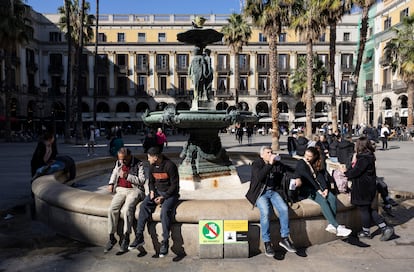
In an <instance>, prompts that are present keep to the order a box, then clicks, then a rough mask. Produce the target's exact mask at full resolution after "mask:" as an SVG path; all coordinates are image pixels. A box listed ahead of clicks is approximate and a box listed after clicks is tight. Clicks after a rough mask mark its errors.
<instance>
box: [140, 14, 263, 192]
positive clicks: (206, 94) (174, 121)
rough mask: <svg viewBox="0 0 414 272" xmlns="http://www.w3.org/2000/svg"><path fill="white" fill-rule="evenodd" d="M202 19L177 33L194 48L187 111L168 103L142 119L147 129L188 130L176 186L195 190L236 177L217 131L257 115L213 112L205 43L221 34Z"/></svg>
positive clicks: (240, 112) (209, 68) (236, 111)
mask: <svg viewBox="0 0 414 272" xmlns="http://www.w3.org/2000/svg"><path fill="white" fill-rule="evenodd" d="M204 21H205V19H204V18H203V17H196V19H195V21H194V22H193V29H190V30H188V31H186V32H183V33H179V34H177V40H178V41H180V42H184V43H187V44H192V45H194V46H195V48H194V51H193V59H192V61H191V63H190V66H189V68H188V76H189V77H190V78H191V79H192V82H193V85H194V97H193V101H192V106H191V109H190V110H177V109H176V108H175V105H173V104H169V105H167V107H165V109H164V111H155V112H148V111H147V112H145V113H144V115H143V117H142V119H143V121H144V123H145V124H146V125H148V126H157V125H160V124H167V125H170V126H173V127H177V128H183V129H186V130H188V132H189V135H190V136H189V139H188V141H187V143H186V144H185V146H184V147H183V150H182V152H181V154H180V157H181V158H182V159H183V161H182V162H181V164H180V166H179V172H180V187H181V188H182V189H190V190H194V189H197V188H198V187H199V186H198V184H200V183H201V182H202V181H203V180H206V179H211V178H214V179H216V180H217V179H220V177H226V180H228V179H229V176H237V173H236V171H235V167H234V166H233V165H232V162H231V161H230V159H229V157H228V155H227V153H226V150H225V149H224V148H223V147H222V145H221V140H220V137H219V135H218V133H219V131H220V130H221V129H223V128H227V127H228V126H230V125H231V124H234V123H255V122H257V120H258V118H257V116H255V115H253V114H252V113H251V112H246V111H238V110H233V111H230V112H228V111H226V110H216V109H215V107H214V101H213V100H214V99H213V92H212V81H213V74H214V72H213V68H212V66H211V59H210V52H211V51H210V50H209V49H208V48H206V47H207V45H208V44H212V43H215V42H219V41H221V40H222V38H223V34H222V33H220V32H217V31H216V30H214V29H205V28H203V23H204Z"/></svg>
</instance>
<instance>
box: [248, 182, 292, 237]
mask: <svg viewBox="0 0 414 272" xmlns="http://www.w3.org/2000/svg"><path fill="white" fill-rule="evenodd" d="M271 205H273V207H275V208H276V210H277V213H278V215H279V222H280V236H281V237H282V238H285V237H289V213H288V206H287V205H286V202H285V201H284V200H283V198H282V197H281V196H280V195H279V194H278V193H277V192H275V191H273V190H266V191H265V192H264V193H263V194H262V195H261V196H260V197H259V198H258V199H257V201H256V206H257V207H258V208H259V211H260V228H261V230H262V240H263V242H270V228H269V226H270V224H269V223H270V220H269V215H270V212H271V210H272V206H271Z"/></svg>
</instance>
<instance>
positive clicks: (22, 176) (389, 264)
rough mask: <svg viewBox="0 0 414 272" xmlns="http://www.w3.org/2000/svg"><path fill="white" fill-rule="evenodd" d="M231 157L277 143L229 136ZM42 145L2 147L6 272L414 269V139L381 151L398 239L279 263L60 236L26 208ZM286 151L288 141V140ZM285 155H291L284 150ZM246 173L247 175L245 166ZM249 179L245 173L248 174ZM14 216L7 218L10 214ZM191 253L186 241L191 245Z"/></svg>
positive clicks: (2, 259)
mask: <svg viewBox="0 0 414 272" xmlns="http://www.w3.org/2000/svg"><path fill="white" fill-rule="evenodd" d="M141 138H142V137H141V136H137V135H134V136H132V135H127V136H125V137H124V140H125V143H126V145H127V146H129V147H130V148H131V149H132V150H133V152H134V153H138V152H141V151H142V147H141ZM185 140H186V138H185V137H184V136H182V135H175V136H170V137H169V147H168V148H167V149H166V152H172V151H174V152H179V151H180V150H181V146H182V144H183V143H184V141H185ZM98 144H99V145H98V148H97V154H98V156H106V155H107V154H108V147H107V140H106V139H104V138H102V139H100V140H99V142H98ZM222 144H223V146H224V147H225V148H226V150H228V151H229V152H230V151H231V152H238V151H249V152H257V151H258V150H259V148H260V146H261V145H263V144H270V136H268V135H267V136H261V135H257V136H255V137H254V139H253V144H252V145H251V146H248V145H247V141H246V143H245V144H243V145H239V144H238V142H237V141H236V140H235V138H234V136H233V135H227V134H224V135H222ZM35 145H36V143H34V142H32V143H4V142H0V150H1V152H0V213H1V214H0V215H1V218H0V271H217V270H221V271H257V270H262V271H295V272H296V271H324V270H325V271H327V270H329V271H384V272H385V271H387V272H388V271H411V270H413V267H414V255H413V253H412V252H413V249H414V220H413V216H414V210H413V207H414V200H413V197H412V195H413V194H412V193H413V192H414V182H413V181H414V168H413V166H412V165H413V163H412V162H413V159H414V142H412V141H406V142H398V141H391V142H389V148H390V149H389V150H386V151H381V150H378V151H377V152H376V155H377V171H378V173H377V174H378V176H383V177H385V181H386V182H387V183H388V185H389V187H390V189H391V191H392V193H393V196H394V197H395V198H396V199H397V201H398V202H399V203H400V205H399V206H397V207H396V208H395V209H394V214H395V217H389V216H387V221H388V222H389V223H391V224H392V225H394V226H395V230H396V234H397V235H396V236H395V237H394V239H392V240H391V241H388V242H381V241H379V236H376V237H375V238H374V239H372V240H364V241H358V240H357V239H356V238H353V237H352V236H351V237H350V238H348V239H345V240H335V241H333V242H330V243H326V244H323V245H314V246H312V247H309V248H303V249H301V250H300V251H299V252H298V253H297V254H293V253H288V254H286V255H285V254H284V253H283V252H282V251H280V252H278V254H277V256H275V258H269V257H266V256H265V255H264V254H260V255H255V256H251V257H250V258H248V259H220V260H205V259H202V260H201V259H199V258H198V257H194V256H191V257H189V256H184V257H183V258H177V256H175V255H174V254H173V253H170V254H169V255H168V256H167V257H165V258H162V259H158V258H155V257H154V256H150V255H142V256H141V255H139V254H138V252H137V251H133V252H128V253H126V254H123V255H119V254H117V249H114V250H112V251H111V252H109V253H107V254H104V253H103V249H102V248H100V247H95V246H90V245H85V244H82V243H79V242H76V241H72V240H68V239H66V238H64V237H61V236H59V235H56V234H55V233H54V232H53V230H51V229H49V228H48V227H46V226H45V225H44V224H42V223H40V222H38V221H36V220H31V218H30V216H29V215H28V213H27V209H26V208H25V204H26V203H28V199H29V197H30V159H31V155H32V152H33V151H34V148H35ZM281 148H282V149H286V138H285V137H282V138H281ZM58 149H59V153H60V154H65V155H69V156H71V157H73V158H74V159H75V160H76V161H82V160H87V159H89V158H88V157H87V156H86V154H87V150H86V148H85V147H81V146H75V145H68V144H63V143H62V140H61V139H58ZM281 153H287V151H286V150H282V151H281ZM243 171H246V169H245V168H244V170H243ZM244 174H245V173H244ZM6 216H8V217H10V218H9V219H5V217H6ZM184 248H185V244H184Z"/></svg>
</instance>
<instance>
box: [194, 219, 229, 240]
mask: <svg viewBox="0 0 414 272" xmlns="http://www.w3.org/2000/svg"><path fill="white" fill-rule="evenodd" d="M198 229H199V242H200V244H201V245H202V244H223V220H200V221H199V222H198Z"/></svg>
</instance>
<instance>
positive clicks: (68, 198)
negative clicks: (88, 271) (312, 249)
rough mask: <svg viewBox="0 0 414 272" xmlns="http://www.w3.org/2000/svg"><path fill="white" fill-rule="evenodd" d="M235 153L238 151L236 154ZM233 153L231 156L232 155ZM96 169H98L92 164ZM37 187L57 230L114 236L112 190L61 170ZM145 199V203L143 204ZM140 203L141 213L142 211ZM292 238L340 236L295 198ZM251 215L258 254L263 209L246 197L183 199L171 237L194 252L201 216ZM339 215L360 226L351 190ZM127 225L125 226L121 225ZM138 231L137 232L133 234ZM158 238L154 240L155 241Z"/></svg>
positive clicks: (154, 232)
mask: <svg viewBox="0 0 414 272" xmlns="http://www.w3.org/2000/svg"><path fill="white" fill-rule="evenodd" d="M232 156H235V154H233V155H232ZM232 156H231V157H232ZM113 163H114V158H112V157H107V158H97V159H94V160H90V161H87V162H80V163H78V164H77V165H76V167H77V173H78V177H77V179H79V178H80V177H87V176H89V175H92V174H93V173H95V174H96V172H103V171H104V170H105V169H106V171H107V170H108V169H111V168H112V166H113ZM91 168H92V169H93V171H92V170H91ZM32 189H33V192H34V195H35V202H36V214H37V218H38V219H39V220H41V221H43V222H45V223H46V224H47V225H49V226H50V227H51V228H53V229H54V230H55V231H56V232H58V233H60V234H62V235H64V236H66V237H69V238H72V239H75V240H79V241H83V242H87V243H90V244H94V245H99V246H103V245H104V244H105V243H106V242H107V239H108V233H107V211H108V207H109V205H110V202H111V198H112V196H111V195H109V194H98V193H94V192H88V191H82V190H80V189H77V188H73V187H70V186H68V185H66V184H64V183H62V176H61V174H59V173H57V174H55V175H47V176H42V177H39V178H37V179H36V180H35V181H34V182H33V184H32ZM138 205H139V204H138ZM138 210H139V206H138V207H137V211H136V215H137V214H138ZM289 218H290V230H291V238H292V240H293V241H294V243H295V245H296V246H297V247H307V246H310V245H314V244H321V243H325V242H328V241H332V240H334V239H336V236H335V235H333V234H330V233H328V232H326V231H325V227H326V225H327V221H326V219H325V218H324V217H323V216H322V213H321V209H320V207H319V205H318V204H316V203H315V202H313V201H311V200H302V201H300V202H298V203H294V204H292V205H291V206H290V209H289ZM152 219H153V220H152V221H151V222H150V223H149V224H148V232H147V231H145V240H146V242H147V244H146V246H145V248H146V249H147V250H149V251H151V250H154V249H157V248H158V247H159V243H158V241H161V240H162V239H161V234H162V228H161V224H160V210H159V208H157V209H156V211H155V212H154V214H153V217H152ZM221 219H223V220H226V219H227V220H236V219H238V220H248V221H249V231H248V240H249V252H250V255H254V254H258V253H259V252H261V251H262V250H261V249H262V242H261V236H260V223H259V221H260V213H259V210H258V209H257V208H255V209H253V207H252V205H251V204H250V203H249V202H248V201H247V200H246V199H230V200H225V199H220V200H217V199H215V200H180V202H179V204H178V205H177V207H176V210H175V214H174V220H173V221H174V223H173V226H172V235H171V240H172V241H171V242H172V243H171V242H170V245H172V251H173V252H174V253H176V254H181V253H183V252H185V253H186V254H187V255H189V256H197V255H198V254H199V244H198V237H199V235H198V234H199V233H198V232H199V230H198V221H199V220H221ZM337 219H338V222H339V223H340V224H344V225H346V226H349V227H351V228H353V229H359V228H360V222H359V214H358V213H357V211H356V209H355V207H353V206H352V205H351V204H350V203H349V197H348V195H342V194H341V195H339V196H338V213H337ZM119 229H120V230H121V228H119ZM271 231H272V236H273V237H272V238H273V239H275V241H274V243H275V244H277V239H279V223H278V220H277V217H276V215H275V216H274V217H273V220H272V222H271ZM132 238H133V237H131V239H132ZM150 241H152V244H153V245H151V243H149V242H150Z"/></svg>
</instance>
